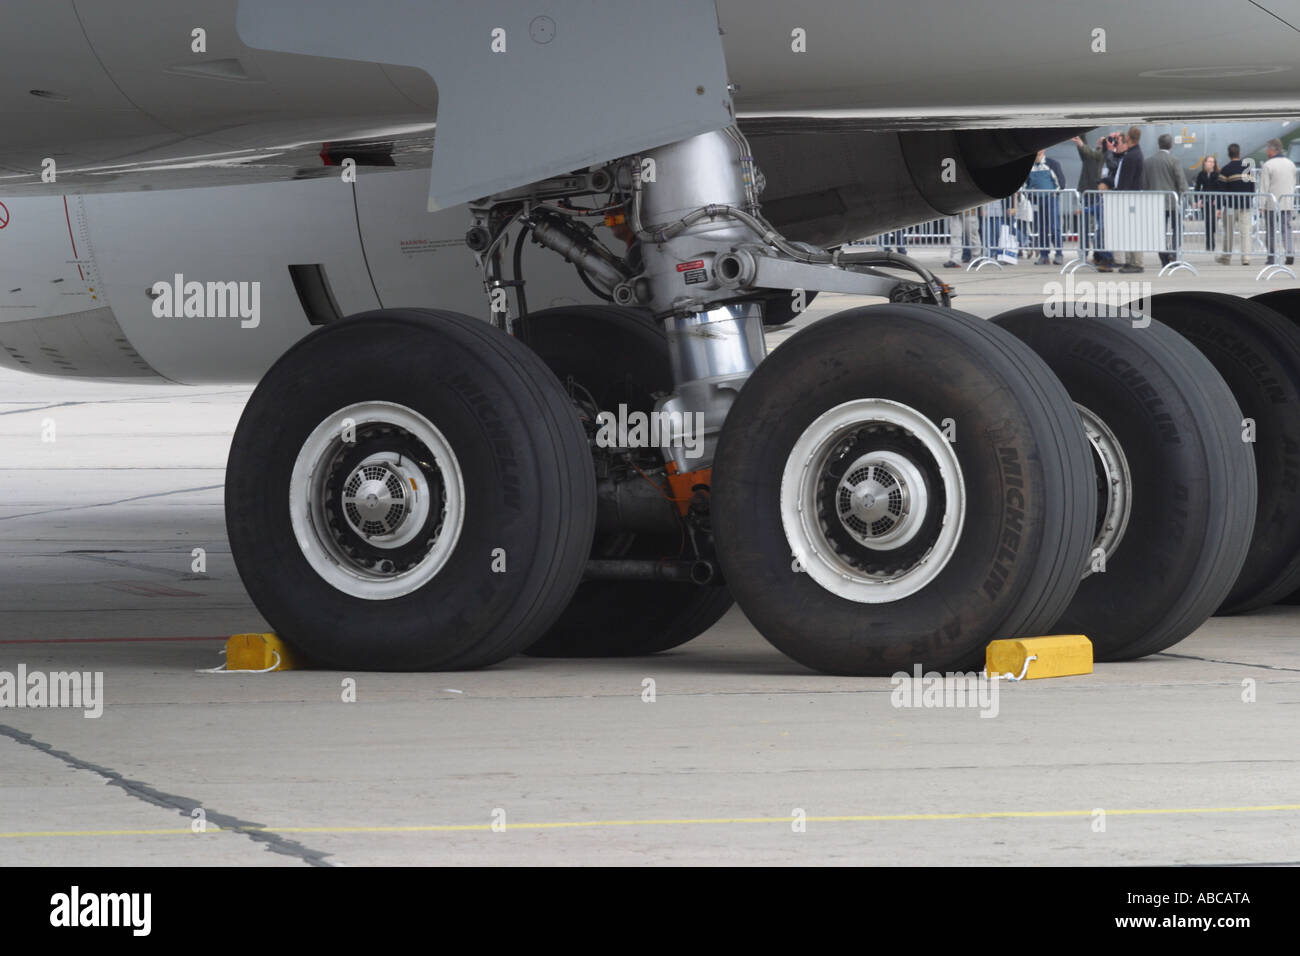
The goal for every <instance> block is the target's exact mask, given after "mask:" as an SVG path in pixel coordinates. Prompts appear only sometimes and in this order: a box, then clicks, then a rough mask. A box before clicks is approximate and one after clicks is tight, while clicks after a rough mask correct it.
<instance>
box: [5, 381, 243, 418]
mask: <svg viewBox="0 0 1300 956" xmlns="http://www.w3.org/2000/svg"><path fill="white" fill-rule="evenodd" d="M237 391H238V386H235V392H236V393H237ZM229 394H231V392H194V393H193V394H190V393H188V392H180V393H177V394H175V395H137V396H133V397H130V398H92V399H83V400H81V401H73V402H54V403H52V404H49V405H36V406H35V407H34V408H15V409H11V410H9V411H3V412H0V415H21V414H23V413H24V412H44V411H49V410H50V409H52V408H71V407H73V406H76V405H124V404H129V403H132V402H154V403H158V404H167V403H168V402H174V401H189V400H190V399H193V398H198V397H200V396H204V397H211V396H213V395H229ZM2 404H5V405H16V404H19V403H18V402H4V403H2Z"/></svg>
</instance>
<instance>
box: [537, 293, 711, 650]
mask: <svg viewBox="0 0 1300 956" xmlns="http://www.w3.org/2000/svg"><path fill="white" fill-rule="evenodd" d="M525 321H526V324H527V337H528V344H529V346H530V347H532V348H533V349H534V350H536V352H537V354H538V355H540V356H541V358H542V360H543V361H544V362H545V363H546V364H547V367H549V368H550V369H551V371H552V372H554V373H555V375H556V377H557V378H559V380H560V381H561V382H562V383H565V384H566V386H567V385H568V383H570V382H572V383H574V385H573V386H570V387H572V388H573V391H574V392H575V397H577V396H581V397H583V398H585V399H587V400H589V401H591V402H594V403H595V406H596V407H597V408H598V409H599V410H602V411H615V410H616V409H617V408H618V406H619V405H620V404H624V405H626V406H627V407H628V410H629V411H642V412H647V413H649V412H653V411H654V407H655V396H656V394H659V393H667V392H671V391H672V387H673V376H672V365H671V363H670V361H669V358H668V341H667V339H666V338H665V337H664V333H663V330H662V327H661V326H660V325H659V324H658V323H656V322H655V321H654V320H653V319H651V318H650V317H649V315H648V314H647V313H645V312H643V311H640V310H637V309H624V308H618V307H616V306H601V305H581V306H566V307H561V308H554V309H544V310H542V311H539V312H535V313H532V314H530V315H529V316H528V318H527V319H526V320H525ZM649 458H650V460H648V461H647V464H648V465H659V464H662V456H660V454H659V452H658V451H657V450H653V449H652V450H650V455H649ZM665 505H666V506H668V507H671V506H670V505H667V502H665ZM682 546H683V539H682V536H681V535H679V534H674V535H652V534H646V533H638V534H635V535H632V534H600V533H597V535H596V538H595V540H594V541H593V543H592V551H591V556H592V557H593V558H610V557H618V558H659V557H677V556H678V554H679V552H680V551H681V548H682ZM731 605H732V598H731V592H730V591H728V590H727V588H726V587H725V586H722V585H719V584H706V585H696V584H682V583H676V582H668V581H610V580H596V581H584V582H583V583H582V584H580V585H579V586H578V590H577V591H576V592H575V593H574V595H573V599H572V600H571V601H570V602H569V605H568V607H566V608H565V609H564V612H563V613H562V614H561V615H560V617H559V619H558V620H556V622H555V623H554V624H552V625H551V627H550V629H549V630H548V631H547V632H546V633H545V634H544V635H543V636H542V637H541V639H540V640H538V641H537V642H536V643H534V644H532V645H531V646H529V647H528V648H526V649H525V651H524V653H525V654H528V655H530V656H534V657H636V656H640V655H644V654H654V653H658V652H659V651H666V650H669V649H670V648H673V647H678V646H679V645H681V644H685V643H686V642H687V641H689V640H691V639H692V638H695V637H697V636H699V635H700V634H702V633H704V632H705V631H707V630H708V629H709V628H710V627H712V626H713V625H714V624H716V623H717V621H718V619H719V618H721V617H722V615H724V614H725V613H727V610H728V609H729V608H730V607H731Z"/></svg>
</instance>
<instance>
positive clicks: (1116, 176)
mask: <svg viewBox="0 0 1300 956" xmlns="http://www.w3.org/2000/svg"><path fill="white" fill-rule="evenodd" d="M1141 139H1142V130H1140V129H1138V128H1137V127H1136V126H1130V127H1129V128H1128V130H1127V131H1126V132H1124V133H1112V134H1111V135H1110V136H1108V137H1107V138H1106V141H1107V147H1108V148H1109V149H1110V151H1111V153H1112V154H1113V164H1114V169H1113V172H1111V174H1110V175H1108V176H1106V177H1105V178H1104V179H1102V181H1101V183H1100V184H1098V186H1097V188H1098V189H1107V190H1116V191H1130V190H1133V191H1136V190H1140V189H1143V188H1144V187H1145V186H1146V172H1145V170H1144V169H1143V158H1142V147H1141V146H1139V145H1138V142H1139V141H1140V140H1141ZM1110 164H1111V161H1108V163H1107V165H1108V166H1110ZM1097 271H1098V272H1110V271H1112V270H1111V267H1110V266H1109V265H1108V264H1103V265H1099V266H1097ZM1119 271H1120V272H1142V271H1144V270H1143V268H1142V253H1141V252H1132V251H1127V250H1126V251H1125V252H1124V265H1122V266H1120V269H1119Z"/></svg>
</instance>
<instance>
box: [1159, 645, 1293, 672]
mask: <svg viewBox="0 0 1300 956" xmlns="http://www.w3.org/2000/svg"><path fill="white" fill-rule="evenodd" d="M1154 656H1157V657H1176V658H1178V659H1180V660H1184V661H1205V662H1206V663H1207V664H1232V665H1234V666H1236V667H1260V668H1263V669H1264V670H1269V671H1291V672H1293V673H1297V674H1300V667H1282V666H1280V665H1278V664H1251V663H1249V662H1247V661H1225V660H1220V659H1219V658H1217V657H1197V656H1196V655H1195V654H1170V653H1169V652H1168V651H1162V652H1160V653H1159V654H1157V655H1154Z"/></svg>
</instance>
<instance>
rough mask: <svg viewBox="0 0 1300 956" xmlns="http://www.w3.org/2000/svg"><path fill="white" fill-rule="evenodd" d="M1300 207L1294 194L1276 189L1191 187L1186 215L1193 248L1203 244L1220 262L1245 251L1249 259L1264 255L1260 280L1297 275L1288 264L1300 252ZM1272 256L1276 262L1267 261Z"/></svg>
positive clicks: (1202, 247)
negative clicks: (1299, 236) (1299, 247)
mask: <svg viewBox="0 0 1300 956" xmlns="http://www.w3.org/2000/svg"><path fill="white" fill-rule="evenodd" d="M1297 209H1300V206H1297V204H1296V197H1295V196H1293V195H1284V196H1281V197H1278V196H1274V195H1273V194H1272V193H1258V192H1255V193H1230V192H1210V191H1205V192H1191V193H1188V194H1187V195H1186V196H1185V197H1184V200H1183V218H1184V221H1185V223H1186V233H1187V235H1188V236H1189V237H1190V239H1191V242H1190V243H1189V247H1190V248H1196V247H1199V250H1198V251H1203V252H1204V253H1205V254H1206V255H1211V254H1212V255H1214V256H1215V257H1216V259H1217V260H1218V261H1219V262H1223V260H1224V258H1225V257H1227V258H1230V257H1231V256H1234V255H1236V256H1240V257H1241V258H1242V260H1243V264H1247V263H1246V260H1248V259H1249V258H1250V257H1252V256H1262V257H1265V260H1266V261H1265V263H1264V266H1263V268H1262V269H1261V270H1260V272H1259V275H1257V276H1256V278H1258V279H1271V278H1273V277H1274V276H1276V275H1279V274H1286V275H1289V276H1291V277H1292V278H1295V271H1294V270H1293V269H1291V268H1290V267H1288V266H1287V265H1286V264H1285V260H1286V258H1287V257H1288V256H1290V257H1294V256H1295V246H1296V238H1295V232H1294V230H1295V229H1296V225H1297V224H1296V221H1295V220H1296V214H1295V211H1296V210H1297ZM1269 259H1271V260H1272V262H1268V261H1267V260H1269Z"/></svg>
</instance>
